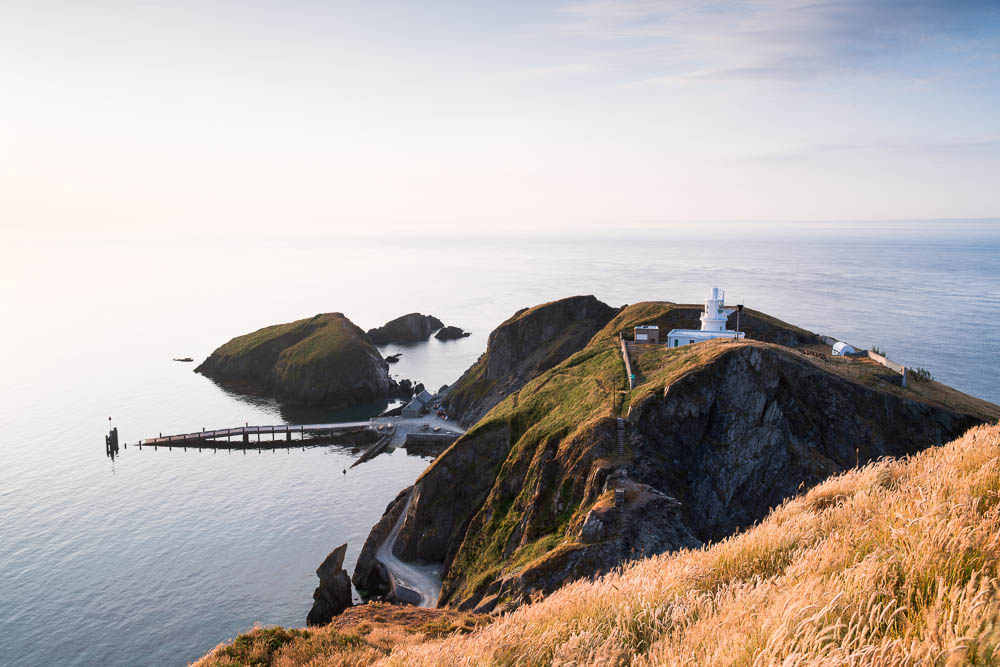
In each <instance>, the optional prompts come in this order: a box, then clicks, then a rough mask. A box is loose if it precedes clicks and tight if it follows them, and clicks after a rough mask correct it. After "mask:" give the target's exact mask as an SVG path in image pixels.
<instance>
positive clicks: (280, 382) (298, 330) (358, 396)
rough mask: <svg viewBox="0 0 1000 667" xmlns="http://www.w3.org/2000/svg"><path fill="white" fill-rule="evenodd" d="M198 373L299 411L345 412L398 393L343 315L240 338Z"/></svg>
mask: <svg viewBox="0 0 1000 667" xmlns="http://www.w3.org/2000/svg"><path fill="white" fill-rule="evenodd" d="M195 372H196V373H201V374H202V375H205V376H207V377H210V378H212V379H213V380H216V381H218V382H220V383H221V384H225V385H228V386H229V387H231V388H233V389H235V390H237V391H240V392H243V393H249V394H257V395H271V396H274V397H275V398H276V399H278V400H279V401H281V402H283V403H290V404H299V405H321V406H324V407H347V406H351V405H356V404H358V403H364V402H367V401H373V400H376V399H379V398H384V397H386V396H391V395H393V394H394V393H395V390H396V383H395V382H393V380H392V379H391V378H390V377H389V364H387V363H386V362H385V360H384V359H382V356H381V355H380V354H379V352H378V350H377V349H375V346H374V345H372V343H371V341H370V340H368V337H367V336H366V335H365V332H364V331H362V330H361V329H360V328H359V327H357V326H355V325H354V324H353V323H352V322H351V321H350V320H349V319H347V318H346V317H344V315H343V314H342V313H326V314H321V315H316V316H315V317H311V318H309V319H305V320H298V321H296V322H289V323H287V324H277V325H274V326H270V327H265V328H263V329H260V330H258V331H255V332H253V333H249V334H246V335H243V336H237V337H236V338H234V339H232V340H231V341H229V342H228V343H226V344H225V345H223V346H222V347H220V348H218V349H217V350H215V351H214V352H212V354H211V355H209V357H208V358H207V359H206V360H205V361H204V362H202V364H201V365H200V366H198V367H197V368H195Z"/></svg>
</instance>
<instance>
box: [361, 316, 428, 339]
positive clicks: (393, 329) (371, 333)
mask: <svg viewBox="0 0 1000 667" xmlns="http://www.w3.org/2000/svg"><path fill="white" fill-rule="evenodd" d="M442 327H444V323H443V322H441V320H439V319H438V318H436V317H434V316H433V315H421V314H420V313H410V314H408V315H403V316H402V317H397V318H396V319H394V320H389V321H388V322H386V323H385V324H383V325H382V326H380V327H378V328H375V329H369V330H368V337H369V338H370V339H371V341H372V342H373V343H375V344H376V345H389V344H390V343H418V342H420V341H423V340H427V339H428V338H430V337H431V333H433V332H434V331H437V330H438V329H441V328H442Z"/></svg>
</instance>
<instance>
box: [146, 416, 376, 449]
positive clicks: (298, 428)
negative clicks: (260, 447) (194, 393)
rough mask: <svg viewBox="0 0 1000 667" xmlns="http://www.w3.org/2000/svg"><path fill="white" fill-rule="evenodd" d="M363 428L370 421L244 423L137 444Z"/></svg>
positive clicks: (288, 436) (368, 425) (274, 436)
mask: <svg viewBox="0 0 1000 667" xmlns="http://www.w3.org/2000/svg"><path fill="white" fill-rule="evenodd" d="M364 428H373V426H372V422H371V421H363V422H340V423H336V424H275V425H273V426H250V425H246V426H237V427H235V428H220V429H215V430H213V431H208V430H205V429H202V430H201V431H196V432H194V433H179V434H176V435H163V434H162V433H161V434H160V435H159V437H156V438H146V439H145V440H140V441H139V445H140V446H141V445H169V444H179V443H184V442H199V441H205V440H216V439H219V438H226V439H227V440H229V439H230V438H232V437H233V436H236V437H237V438H240V439H241V440H242V441H243V442H249V441H250V436H251V435H256V436H257V441H258V442H259V441H260V437H261V436H262V435H270V436H271V439H272V440H275V439H276V436H277V435H281V434H284V435H285V439H286V440H291V439H292V434H293V433H298V434H300V435H299V437H302V435H304V434H306V433H319V434H333V433H337V432H343V431H357V430H359V429H364Z"/></svg>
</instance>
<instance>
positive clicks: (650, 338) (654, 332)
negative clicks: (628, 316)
mask: <svg viewBox="0 0 1000 667" xmlns="http://www.w3.org/2000/svg"><path fill="white" fill-rule="evenodd" d="M632 340H634V341H635V342H636V343H659V342H660V327H658V326H656V325H655V324H640V325H639V326H637V327H636V328H635V335H634V336H633V337H632Z"/></svg>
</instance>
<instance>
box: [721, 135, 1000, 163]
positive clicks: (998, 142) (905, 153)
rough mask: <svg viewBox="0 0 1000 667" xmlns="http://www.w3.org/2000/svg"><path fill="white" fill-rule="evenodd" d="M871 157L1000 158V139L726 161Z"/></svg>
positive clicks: (875, 144)
mask: <svg viewBox="0 0 1000 667" xmlns="http://www.w3.org/2000/svg"><path fill="white" fill-rule="evenodd" d="M870 156H881V157H896V158H914V159H942V158H961V159H970V158H971V159H988V160H1000V139H994V138H988V139H981V140H973V141H937V142H930V141H928V142H899V141H868V142H855V143H839V144H815V145H810V146H802V147H799V148H794V149H790V150H785V151H775V152H772V153H757V154H751V155H744V156H740V157H735V158H729V159H725V160H719V162H720V163H726V164H747V163H750V164H761V163H768V164H795V163H803V162H809V161H816V160H821V161H829V160H836V159H848V160H852V161H858V160H864V159H865V158H866V157H870Z"/></svg>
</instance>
